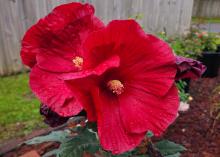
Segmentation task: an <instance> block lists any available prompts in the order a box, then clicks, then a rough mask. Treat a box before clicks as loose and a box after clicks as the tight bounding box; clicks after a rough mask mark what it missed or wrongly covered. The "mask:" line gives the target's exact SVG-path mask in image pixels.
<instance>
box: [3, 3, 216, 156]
mask: <svg viewBox="0 0 220 157" xmlns="http://www.w3.org/2000/svg"><path fill="white" fill-rule="evenodd" d="M73 1H74V0H0V152H1V151H2V152H3V151H4V152H7V151H8V150H10V148H12V147H13V146H14V145H15V144H16V142H17V143H19V142H21V141H24V140H25V139H28V138H30V137H33V136H36V135H39V134H41V133H42V132H44V131H45V130H47V131H48V130H50V129H51V128H48V126H46V125H45V124H44V123H43V119H42V117H41V116H40V114H39V105H40V102H39V101H38V100H37V99H36V98H35V96H34V95H33V94H32V92H31V91H30V89H29V86H28V69H27V67H25V66H24V65H22V63H21V60H20V44H21V40H22V37H23V35H24V33H25V32H26V31H27V29H28V28H29V27H30V26H32V25H33V24H35V23H36V22H37V21H38V20H39V19H40V18H42V17H44V16H45V15H47V14H48V13H49V12H50V11H51V10H52V9H53V8H54V7H56V6H58V5H60V4H63V3H68V2H73ZM80 2H83V3H92V4H93V5H94V7H95V9H96V13H95V14H96V15H97V16H98V17H99V18H100V19H102V20H103V21H104V22H105V23H106V24H107V23H108V22H109V21H111V20H112V19H127V18H133V19H136V20H137V21H138V22H139V23H140V25H141V26H142V27H143V29H144V30H145V31H146V32H149V33H153V34H155V35H157V36H159V37H160V38H162V39H163V40H165V41H166V42H168V43H169V44H170V45H171V47H172V48H173V49H174V51H175V53H176V54H177V55H181V56H185V57H190V58H194V59H199V60H200V61H202V62H204V64H206V65H207V66H208V70H209V71H207V72H206V74H205V75H204V78H202V79H200V80H199V81H194V82H193V81H189V80H185V83H183V88H184V89H183V90H185V92H186V93H187V94H188V95H187V100H185V102H187V103H189V104H190V106H192V105H194V107H192V108H190V109H189V110H191V111H187V112H186V113H185V112H184V113H183V116H185V117H183V119H186V122H184V121H183V120H182V121H181V118H180V122H179V123H180V124H179V125H178V126H175V125H174V128H171V132H172V129H173V132H174V131H176V132H177V135H176V137H177V138H176V139H174V140H176V141H178V140H179V141H180V142H182V143H183V145H185V146H186V145H188V146H186V147H190V146H191V145H192V144H193V142H192V141H193V140H195V139H192V140H186V139H185V138H186V137H187V136H191V135H192V134H187V133H186V130H187V128H189V127H192V128H193V127H199V126H198V125H200V126H201V127H202V128H199V129H198V128H196V129H194V130H193V131H192V130H189V132H193V133H195V136H196V132H199V131H201V132H202V133H201V135H198V136H196V137H197V138H204V139H203V140H204V141H206V137H205V135H203V134H204V130H205V129H208V128H210V127H213V129H214V130H212V132H213V131H214V132H216V134H215V135H213V136H214V137H213V136H212V138H213V140H214V139H216V138H217V140H218V141H214V144H213V145H214V146H209V145H208V144H207V146H206V144H204V143H205V142H204V141H203V142H204V143H202V144H204V145H205V147H207V151H205V153H208V154H209V153H210V152H212V151H214V152H218V151H219V150H218V149H217V147H218V145H220V141H219V140H220V139H218V137H220V136H219V134H218V132H219V131H220V128H219V123H217V121H218V118H220V114H219V109H220V97H219V95H220V76H219V67H220V46H219V45H220V37H219V36H220V0H81V1H80ZM189 82H190V83H189ZM189 95H191V96H190V98H189ZM188 98H189V99H190V100H188ZM216 106H217V107H216ZM198 108H200V110H198ZM192 114H194V115H195V116H198V117H197V118H198V119H195V123H198V125H196V126H193V125H192V126H190V125H189V124H192V123H193V122H192V121H191V122H189V123H187V119H191V120H192V119H193V117H191V116H189V115H192ZM204 116H205V117H206V118H204ZM188 117H190V118H188ZM207 118H208V120H207ZM189 121H190V120H189ZM202 122H204V123H206V124H207V126H203V124H200V123H202ZM186 123H187V124H186ZM193 124H194V123H193ZM216 125H217V127H216ZM206 127H207V128H206ZM215 128H216V129H215ZM182 129H184V130H185V131H183V130H182ZM173 132H172V133H173ZM170 134H171V133H170ZM180 134H185V135H182V136H180ZM167 136H169V133H168V135H167ZM207 136H208V135H207ZM209 138H211V137H209ZM184 141H185V143H184ZM189 145H190V146H189ZM210 147H211V148H210ZM199 150H200V149H199V148H193V149H192V152H193V151H194V152H196V151H198V152H199ZM204 150H206V149H205V148H204ZM202 153H204V152H202ZM219 153H220V152H219ZM203 155H204V154H203ZM214 156H215V155H214Z"/></svg>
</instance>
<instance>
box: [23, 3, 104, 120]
mask: <svg viewBox="0 0 220 157" xmlns="http://www.w3.org/2000/svg"><path fill="white" fill-rule="evenodd" d="M102 27H103V23H102V22H101V21H100V20H99V19H97V18H96V17H95V16H94V8H93V7H92V6H91V5H89V4H84V5H83V4H81V3H69V4H64V5H61V6H59V7H57V8H55V9H54V10H53V11H52V12H51V13H50V14H49V15H47V16H46V17H44V18H42V19H41V20H39V22H38V23H37V24H35V25H34V26H32V27H31V28H30V29H29V30H28V31H27V32H26V34H25V36H24V38H23V40H22V49H21V58H22V61H23V63H24V64H26V65H27V66H29V67H30V68H32V69H31V73H30V86H31V89H32V91H33V92H34V93H35V94H36V95H37V97H38V98H39V99H40V100H41V101H42V103H43V104H46V105H47V106H48V107H49V108H50V109H51V110H52V111H54V112H56V113H58V114H59V115H60V116H63V117H68V116H72V115H75V114H77V113H79V112H80V111H81V110H82V106H81V105H80V104H79V103H77V101H76V100H75V98H74V96H73V95H72V92H71V91H70V90H69V89H68V88H67V87H66V85H65V84H64V81H63V80H61V79H59V75H60V74H62V73H68V72H75V71H78V70H79V69H80V67H81V64H82V62H83V60H81V58H80V56H81V55H82V43H83V42H84V41H85V39H86V37H87V36H88V34H89V33H91V32H93V31H95V30H98V29H100V28H102Z"/></svg>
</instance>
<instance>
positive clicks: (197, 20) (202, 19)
mask: <svg viewBox="0 0 220 157" xmlns="http://www.w3.org/2000/svg"><path fill="white" fill-rule="evenodd" d="M192 22H193V23H220V18H219V17H218V18H205V17H192Z"/></svg>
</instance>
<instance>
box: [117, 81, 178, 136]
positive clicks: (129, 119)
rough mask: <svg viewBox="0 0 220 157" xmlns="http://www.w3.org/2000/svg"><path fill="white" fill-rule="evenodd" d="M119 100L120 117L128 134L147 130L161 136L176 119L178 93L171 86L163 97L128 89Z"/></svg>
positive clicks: (131, 88)
mask: <svg viewBox="0 0 220 157" xmlns="http://www.w3.org/2000/svg"><path fill="white" fill-rule="evenodd" d="M126 90H127V91H128V92H127V93H126V94H124V95H123V94H122V95H121V96H120V98H119V104H120V105H119V106H120V115H121V117H122V120H123V123H124V126H125V128H126V129H127V131H128V132H132V133H143V132H146V131H148V130H150V131H152V132H153V133H154V134H155V135H156V136H159V135H161V134H162V133H163V132H164V131H165V130H166V128H167V127H168V126H169V125H170V124H171V123H172V122H173V121H174V120H175V119H176V117H177V111H178V107H179V98H178V91H177V89H176V87H175V86H173V87H172V88H171V89H170V90H169V92H168V93H167V94H166V95H165V96H164V97H158V96H154V95H150V94H148V93H146V92H144V91H143V90H141V89H136V88H133V87H129V85H127V89H126Z"/></svg>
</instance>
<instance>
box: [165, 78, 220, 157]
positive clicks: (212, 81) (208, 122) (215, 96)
mask: <svg viewBox="0 0 220 157" xmlns="http://www.w3.org/2000/svg"><path fill="white" fill-rule="evenodd" d="M216 86H220V76H219V77H218V78H202V79H199V80H197V81H191V83H190V94H191V96H192V97H193V98H194V99H193V101H192V102H190V109H189V110H188V111H187V112H185V113H180V116H179V117H178V119H177V120H176V122H175V123H174V124H173V125H172V126H170V128H169V129H168V132H167V133H166V134H165V136H164V138H168V139H170V140H172V141H175V142H176V143H180V144H182V145H184V146H185V147H186V148H187V151H186V152H185V153H183V155H182V157H220V120H218V121H215V122H216V123H215V124H214V125H213V123H214V116H211V114H210V112H211V108H212V107H213V104H214V103H217V102H218V103H220V93H213V90H214V89H215V88H216Z"/></svg>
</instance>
